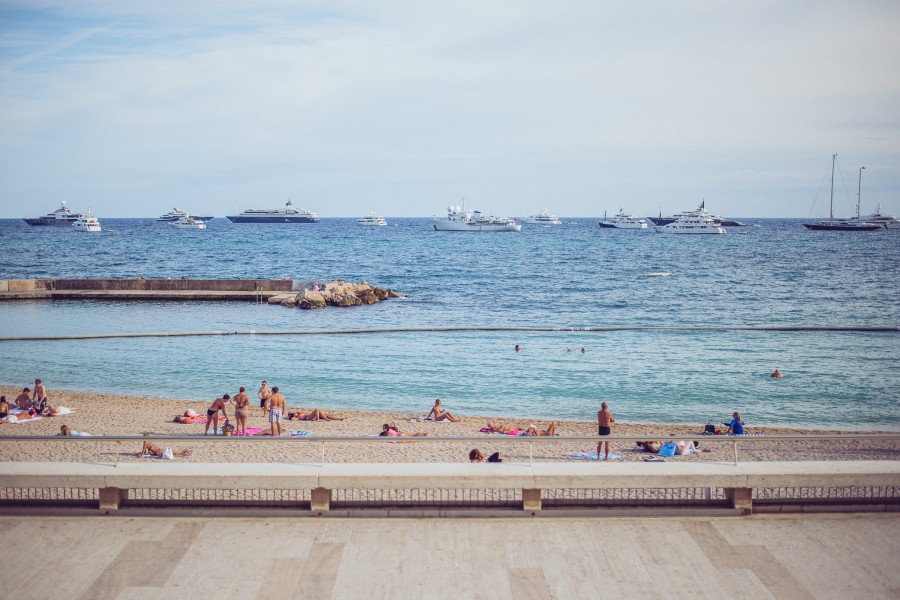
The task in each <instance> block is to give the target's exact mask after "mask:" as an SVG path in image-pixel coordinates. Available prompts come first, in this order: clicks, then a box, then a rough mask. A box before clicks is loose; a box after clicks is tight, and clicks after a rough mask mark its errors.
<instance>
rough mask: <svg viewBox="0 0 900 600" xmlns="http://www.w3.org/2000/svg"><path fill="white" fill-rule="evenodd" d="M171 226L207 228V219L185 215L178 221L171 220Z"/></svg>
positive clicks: (175, 227)
mask: <svg viewBox="0 0 900 600" xmlns="http://www.w3.org/2000/svg"><path fill="white" fill-rule="evenodd" d="M168 223H169V227H172V228H174V229H206V221H204V220H203V219H201V218H200V217H191V216H183V217H181V218H179V219H178V220H177V221H169V222H168Z"/></svg>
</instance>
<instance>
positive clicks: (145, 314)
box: [0, 219, 900, 430]
mask: <svg viewBox="0 0 900 600" xmlns="http://www.w3.org/2000/svg"><path fill="white" fill-rule="evenodd" d="M564 221H575V222H567V223H566V224H564V225H562V226H559V227H554V228H544V227H540V226H524V227H523V231H522V233H520V234H489V235H484V234H482V235H473V234H454V233H437V232H434V231H430V230H429V229H428V227H429V223H428V221H427V220H423V219H403V220H393V221H392V222H393V223H394V224H393V225H392V226H389V227H387V228H379V229H363V228H359V227H358V226H357V225H356V224H355V222H353V221H352V220H349V219H326V220H324V221H323V223H321V224H320V225H312V226H262V225H249V226H246V225H245V226H238V225H233V224H231V223H228V222H227V221H224V220H223V219H216V220H213V221H212V222H211V225H210V229H209V230H207V231H205V232H174V231H171V230H170V229H169V228H168V227H165V226H163V225H158V224H156V223H154V222H153V221H152V220H120V221H119V220H108V221H104V226H105V227H106V228H107V229H113V230H115V232H116V233H115V235H111V234H101V235H100V236H89V235H77V234H74V233H73V232H68V231H65V232H60V231H53V230H47V229H41V228H29V227H28V226H27V225H25V224H24V223H21V225H20V224H19V222H16V221H9V220H7V221H0V236H2V237H0V240H2V242H0V243H2V250H3V264H2V272H0V278H20V277H22V278H23V277H32V276H42V277H76V276H77V277H107V276H112V277H133V276H137V275H143V276H145V277H168V276H171V277H181V276H189V277H238V276H244V277H246V276H251V275H253V276H258V277H283V276H292V277H295V278H303V279H317V278H318V279H322V280H330V279H333V278H344V279H349V280H354V281H359V280H362V279H367V280H369V281H370V282H371V283H373V284H375V285H379V286H383V287H391V288H393V289H396V290H398V291H400V292H402V293H404V294H406V295H407V297H406V298H403V299H401V300H396V301H388V302H383V303H381V304H378V305H373V306H367V307H358V308H355V309H348V310H339V309H328V310H321V311H299V310H291V309H285V308H281V307H273V306H259V305H255V304H242V303H210V304H205V303H204V304H186V303H139V304H124V303H98V302H54V303H49V302H25V303H7V304H4V305H0V331H2V334H3V335H7V336H9V335H40V334H47V333H56V334H67V333H86V332H141V331H176V332H177V331H251V330H256V331H262V330H267V331H271V330H277V331H289V330H319V331H335V330H342V329H350V328H352V329H369V328H391V327H423V328H424V327H435V326H468V325H477V326H529V327H550V328H552V327H566V328H568V327H574V328H585V327H587V328H590V327H605V326H620V325H622V326H650V327H656V326H666V327H680V326H707V327H721V326H769V325H776V326H800V327H893V328H895V329H896V328H897V327H898V325H900V300H898V294H897V281H900V278H898V275H900V260H898V252H897V251H898V245H900V231H884V232H876V233H874V234H865V235H861V234H852V233H851V234H833V233H824V234H823V233H815V232H807V231H806V230H804V229H803V228H802V227H801V226H800V225H799V223H798V222H796V221H774V220H761V221H754V222H751V225H752V226H751V227H748V228H747V229H746V230H745V231H746V233H741V234H735V233H729V234H726V235H725V236H709V237H707V236H697V237H694V236H664V235H658V234H653V233H640V232H633V231H630V232H626V231H615V230H613V231H609V230H600V229H599V228H598V227H597V226H596V221H595V220H588V219H581V220H567V219H564ZM659 271H665V272H670V273H671V276H670V277H647V273H650V272H659ZM515 344H520V345H521V347H522V350H521V351H520V352H518V353H516V352H514V351H513V346H514V345H515ZM566 346H569V347H571V348H573V349H574V351H573V352H567V351H566V350H565V347H566ZM582 346H583V347H585V352H584V353H581V352H580V351H579V350H578V349H579V348H581V347H582ZM0 364H2V367H0V382H2V383H4V384H9V385H25V384H26V383H27V382H29V381H33V379H34V377H36V376H39V377H42V378H43V379H44V380H45V382H46V383H47V384H48V385H49V386H50V387H51V388H57V389H74V390H87V391H105V392H114V393H127V394H136V395H160V396H167V397H178V398H180V397H185V396H187V397H190V398H210V399H211V398H213V397H215V396H216V395H219V394H222V393H224V392H226V391H231V392H233V391H235V390H236V389H237V387H238V386H240V385H244V386H246V387H248V388H252V389H255V387H256V386H257V385H258V383H259V380H260V379H262V378H266V379H268V381H269V382H270V383H274V384H276V385H279V386H280V387H281V388H282V389H283V390H284V391H285V392H286V393H287V397H288V400H289V401H290V402H291V403H293V404H296V405H302V406H323V407H326V408H352V409H361V410H367V409H371V410H396V411H398V412H414V411H422V412H424V411H427V409H428V407H429V406H430V404H431V403H432V401H433V399H434V398H435V397H440V398H442V399H443V401H444V403H445V404H446V405H447V406H448V407H449V408H450V409H451V410H454V411H458V412H461V413H464V414H484V415H487V414H491V415H507V416H514V415H522V416H529V417H533V418H535V419H541V418H564V419H593V418H594V417H595V415H596V411H597V407H598V405H599V402H600V401H601V400H606V401H608V402H610V405H611V407H613V409H614V412H615V413H616V415H617V418H618V419H619V420H620V421H632V422H686V423H701V422H703V423H705V422H706V420H707V419H717V420H722V419H724V418H725V417H726V416H727V415H729V414H730V413H731V412H732V411H733V410H740V411H741V412H742V414H743V415H744V417H745V420H746V421H747V422H748V424H750V425H792V426H804V427H854V428H864V429H874V428H879V429H892V430H900V410H898V407H900V402H898V393H897V391H896V390H898V389H900V335H898V334H897V333H871V332H834V331H802V332H773V331H730V330H725V331H722V330H714V331H704V330H691V331H674V330H666V329H662V330H661V329H653V330H642V331H614V332H609V331H603V332H597V331H589V332H585V331H577V332H520V331H497V332H441V333H438V332H425V331H417V332H405V333H368V334H363V335H353V336H339V335H315V336H262V335H255V336H215V337H203V338H151V339H122V340H90V341H54V342H0ZM775 367H778V368H780V369H781V370H782V371H783V372H784V373H785V377H784V379H782V380H780V381H773V380H771V379H770V378H769V377H768V374H769V373H770V372H771V371H772V370H773V369H774V368H775ZM185 390H187V391H185Z"/></svg>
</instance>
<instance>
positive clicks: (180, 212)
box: [156, 206, 212, 223]
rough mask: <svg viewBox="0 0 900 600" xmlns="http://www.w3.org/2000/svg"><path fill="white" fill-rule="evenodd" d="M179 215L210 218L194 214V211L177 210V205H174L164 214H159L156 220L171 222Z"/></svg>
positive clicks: (204, 219) (179, 216)
mask: <svg viewBox="0 0 900 600" xmlns="http://www.w3.org/2000/svg"><path fill="white" fill-rule="evenodd" d="M181 217H193V218H194V219H197V220H198V221H209V220H210V219H212V217H201V216H199V215H195V214H194V213H190V212H186V211H183V210H178V207H177V206H176V207H175V208H173V209H172V210H170V211H169V212H167V213H166V214H164V215H160V217H159V218H158V219H156V220H157V221H158V222H162V223H171V222H173V221H177V220H178V219H180V218H181Z"/></svg>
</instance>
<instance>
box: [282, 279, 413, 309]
mask: <svg viewBox="0 0 900 600" xmlns="http://www.w3.org/2000/svg"><path fill="white" fill-rule="evenodd" d="M399 297H400V294H398V293H397V292H395V291H393V290H386V289H383V288H380V287H375V286H373V285H369V282H367V281H363V282H362V283H358V284H357V283H351V282H348V281H341V280H335V281H332V282H329V283H326V284H324V285H320V284H319V283H317V282H315V283H313V284H312V285H307V286H304V287H303V289H301V290H299V291H298V292H296V293H290V294H278V295H275V296H272V297H270V298H269V300H268V302H269V304H280V305H282V306H291V307H293V306H296V307H297V308H302V309H305V310H310V309H313V308H324V307H326V306H341V307H347V306H359V305H360V304H375V303H376V302H381V301H382V300H387V299H388V298H399Z"/></svg>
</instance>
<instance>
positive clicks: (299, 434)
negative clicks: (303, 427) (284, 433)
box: [291, 431, 312, 437]
mask: <svg viewBox="0 0 900 600" xmlns="http://www.w3.org/2000/svg"><path fill="white" fill-rule="evenodd" d="M311 436H312V432H311V431H292V432H291V437H311Z"/></svg>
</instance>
